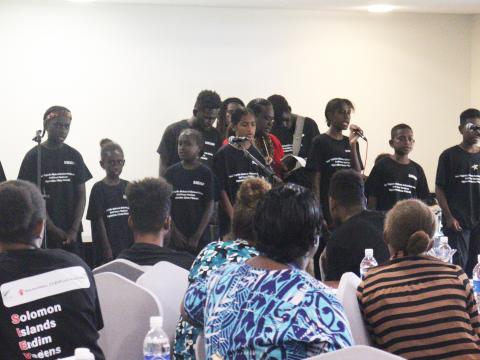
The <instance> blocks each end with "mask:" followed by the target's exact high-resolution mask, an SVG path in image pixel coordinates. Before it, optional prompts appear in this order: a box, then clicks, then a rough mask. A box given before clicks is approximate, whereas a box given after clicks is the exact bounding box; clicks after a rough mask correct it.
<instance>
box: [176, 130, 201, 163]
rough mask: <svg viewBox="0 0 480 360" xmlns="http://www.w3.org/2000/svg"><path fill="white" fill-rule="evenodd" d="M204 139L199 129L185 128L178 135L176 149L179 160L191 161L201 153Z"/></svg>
mask: <svg viewBox="0 0 480 360" xmlns="http://www.w3.org/2000/svg"><path fill="white" fill-rule="evenodd" d="M204 145H205V141H204V140H203V135H202V133H201V132H200V131H198V130H195V129H185V130H183V131H182V132H181V133H180V135H179V136H178V141H177V150H178V157H179V158H180V160H185V161H193V160H195V159H198V158H199V157H200V156H202V154H203V147H204Z"/></svg>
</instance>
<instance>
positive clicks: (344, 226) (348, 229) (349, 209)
mask: <svg viewBox="0 0 480 360" xmlns="http://www.w3.org/2000/svg"><path fill="white" fill-rule="evenodd" d="M329 191H330V195H329V206H330V214H331V216H332V220H333V222H334V223H335V225H336V226H335V230H334V231H333V232H332V234H331V235H330V238H329V239H328V242H327V246H326V248H325V255H324V258H323V261H322V263H323V268H324V280H326V281H338V280H340V278H341V277H342V275H343V274H344V273H346V272H353V273H355V274H357V275H359V271H360V262H361V261H362V259H363V257H364V256H365V249H373V252H374V256H375V259H376V260H377V261H378V263H382V262H384V261H385V260H388V258H389V257H390V254H389V252H388V248H387V245H386V244H385V241H384V240H383V222H384V220H385V216H384V214H383V213H381V212H380V211H371V210H366V206H365V205H366V203H365V196H364V186H363V179H362V176H361V175H360V174H359V173H358V172H356V171H354V170H340V171H337V172H336V173H335V174H334V175H333V176H332V180H331V182H330V188H329Z"/></svg>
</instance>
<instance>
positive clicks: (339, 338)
mask: <svg viewBox="0 0 480 360" xmlns="http://www.w3.org/2000/svg"><path fill="white" fill-rule="evenodd" d="M321 223H322V215H321V212H320V210H319V207H318V203H317V201H316V200H315V197H314V195H313V193H312V192H311V191H310V190H308V189H306V188H304V187H301V186H299V185H295V184H285V185H281V186H279V187H276V188H274V189H272V190H270V191H269V192H268V193H266V195H265V197H264V198H263V199H262V200H260V202H259V203H258V204H257V207H256V209H255V215H254V218H253V226H254V229H255V233H256V239H255V243H254V245H255V248H256V249H257V250H258V252H259V254H260V255H259V256H256V257H253V258H251V259H249V260H247V261H246V262H244V263H240V264H228V265H226V266H224V267H221V268H219V269H218V270H217V271H214V272H212V273H211V275H210V276H209V277H208V278H207V279H204V280H202V279H198V280H197V281H196V282H194V283H192V284H191V285H190V286H189V288H188V290H187V293H186V295H185V298H184V306H183V311H184V312H183V314H184V318H186V319H188V320H189V321H190V322H191V323H192V324H195V325H196V326H201V327H203V330H204V334H205V341H206V343H205V345H206V352H207V358H208V359H234V358H235V359H239V358H242V359H267V358H268V359H304V358H307V357H310V356H314V355H317V354H320V353H325V352H330V351H335V350H338V349H341V348H344V347H348V346H351V345H352V336H351V332H350V329H349V325H348V322H347V320H346V317H345V314H344V310H343V307H342V305H341V304H340V303H339V301H338V300H337V299H336V297H335V296H334V295H333V293H332V292H331V290H330V289H329V288H328V287H327V286H325V285H323V284H322V283H320V282H319V281H317V280H316V279H314V278H313V277H311V276H310V275H309V274H308V273H306V272H305V268H306V266H307V264H308V262H309V260H310V259H311V258H312V257H313V254H315V251H316V250H317V247H318V242H319V236H320V228H321Z"/></svg>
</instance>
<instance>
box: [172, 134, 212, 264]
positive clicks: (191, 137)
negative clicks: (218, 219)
mask: <svg viewBox="0 0 480 360" xmlns="http://www.w3.org/2000/svg"><path fill="white" fill-rule="evenodd" d="M203 147H204V140H203V136H202V134H201V133H200V132H199V131H197V130H194V129H185V130H183V131H182V132H181V133H180V136H179V137H178V145H177V149H178V157H179V158H180V160H181V161H180V162H179V163H177V164H174V165H172V166H170V167H169V168H168V169H167V171H166V172H165V179H167V181H168V182H169V183H170V184H171V185H172V186H173V193H172V208H171V217H172V237H171V241H170V244H169V246H170V247H172V248H174V249H176V250H182V251H188V252H190V253H191V254H194V255H197V254H198V252H199V251H200V250H201V249H202V248H203V246H205V245H206V244H208V243H209V242H210V237H209V232H208V229H207V226H208V223H209V221H210V218H211V217H212V213H213V198H214V180H213V173H212V171H211V170H210V169H209V168H208V167H207V166H206V165H203V164H202V163H201V161H200V156H202V152H203Z"/></svg>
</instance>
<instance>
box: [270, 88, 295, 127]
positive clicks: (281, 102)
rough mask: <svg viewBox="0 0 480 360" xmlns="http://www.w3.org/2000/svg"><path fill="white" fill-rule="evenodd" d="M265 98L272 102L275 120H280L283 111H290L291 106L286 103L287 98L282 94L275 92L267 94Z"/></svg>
mask: <svg viewBox="0 0 480 360" xmlns="http://www.w3.org/2000/svg"><path fill="white" fill-rule="evenodd" d="M267 100H268V101H270V102H271V103H272V106H273V112H274V114H275V115H274V119H275V122H280V121H282V115H283V113H284V112H290V111H292V108H291V107H290V105H289V104H288V101H287V99H285V97H283V96H282V95H278V94H275V95H272V96H269V97H268V99H267Z"/></svg>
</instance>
